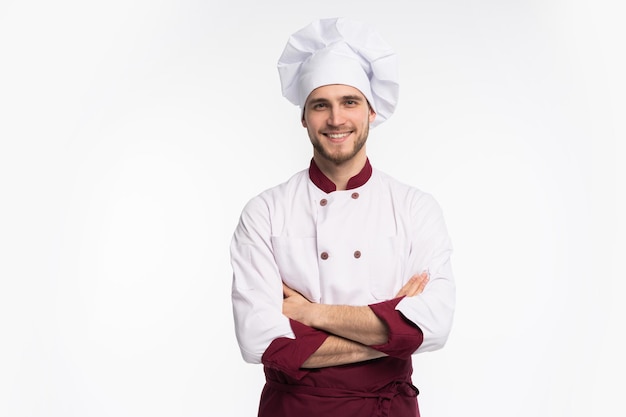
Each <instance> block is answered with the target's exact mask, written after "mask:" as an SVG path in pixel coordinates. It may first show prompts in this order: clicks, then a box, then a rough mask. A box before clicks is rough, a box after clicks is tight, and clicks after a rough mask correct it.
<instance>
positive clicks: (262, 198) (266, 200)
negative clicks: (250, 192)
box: [243, 169, 309, 212]
mask: <svg viewBox="0 0 626 417" xmlns="http://www.w3.org/2000/svg"><path fill="white" fill-rule="evenodd" d="M308 178H309V177H308V170H306V169H305V170H302V171H299V172H297V173H295V174H294V175H293V176H291V178H289V179H288V180H287V181H285V182H283V183H280V184H278V185H275V186H273V187H270V188H267V189H265V190H263V191H262V192H260V193H259V194H257V195H255V196H254V197H252V198H251V199H250V200H249V201H248V203H247V204H246V205H245V207H244V209H243V211H244V212H247V211H258V210H262V209H263V208H265V210H267V209H268V208H271V207H274V206H276V205H277V204H281V202H283V201H285V200H286V199H288V198H289V197H290V196H293V195H295V194H297V192H298V191H299V190H300V189H301V188H302V187H305V186H306V185H307V184H308Z"/></svg>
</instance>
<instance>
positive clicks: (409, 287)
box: [396, 275, 416, 297]
mask: <svg viewBox="0 0 626 417" xmlns="http://www.w3.org/2000/svg"><path fill="white" fill-rule="evenodd" d="M415 280H416V276H415V275H414V276H412V277H411V278H409V280H408V281H407V282H406V284H404V286H403V287H402V288H400V291H398V294H396V297H404V296H409V294H411V293H412V292H413V291H414V290H413V286H414V285H415Z"/></svg>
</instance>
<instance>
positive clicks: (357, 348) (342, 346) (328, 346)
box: [302, 335, 387, 369]
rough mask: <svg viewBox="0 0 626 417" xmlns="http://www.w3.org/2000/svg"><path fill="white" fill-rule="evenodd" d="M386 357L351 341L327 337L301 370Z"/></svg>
mask: <svg viewBox="0 0 626 417" xmlns="http://www.w3.org/2000/svg"><path fill="white" fill-rule="evenodd" d="M384 356H387V355H386V354H384V353H382V352H379V351H377V350H374V349H372V348H370V347H368V346H365V345H362V344H360V343H357V342H353V341H352V340H347V339H344V338H342V337H338V336H332V335H331V336H329V337H328V338H326V340H325V341H324V343H322V345H321V346H320V347H319V348H318V349H317V351H315V352H314V353H313V354H312V355H311V356H309V358H308V359H307V360H306V361H305V362H304V363H303V364H302V368H308V369H311V368H325V367H328V366H338V365H346V364H350V363H357V362H363V361H367V360H371V359H377V358H382V357H384Z"/></svg>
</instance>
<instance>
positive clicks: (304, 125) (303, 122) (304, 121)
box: [300, 115, 307, 128]
mask: <svg viewBox="0 0 626 417" xmlns="http://www.w3.org/2000/svg"><path fill="white" fill-rule="evenodd" d="M300 122H301V123H302V127H304V128H306V127H307V124H306V120H304V115H303V116H302V120H300Z"/></svg>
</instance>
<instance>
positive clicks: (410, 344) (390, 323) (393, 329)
mask: <svg viewBox="0 0 626 417" xmlns="http://www.w3.org/2000/svg"><path fill="white" fill-rule="evenodd" d="M403 298H404V297H398V298H394V299H392V300H388V301H383V302H382V303H377V304H371V305H370V306H369V307H370V308H371V309H372V311H373V312H374V314H376V316H378V318H380V319H381V320H382V321H383V322H385V324H386V325H387V329H388V331H389V338H388V339H387V343H384V344H382V345H376V346H370V347H371V348H372V349H376V350H378V351H379V352H383V353H386V354H387V355H389V356H392V357H394V358H401V359H406V358H409V357H411V355H412V354H413V353H415V351H416V350H417V348H419V347H420V345H421V344H422V342H423V341H424V334H423V333H422V330H421V329H420V328H419V327H418V326H417V325H416V324H415V323H413V322H412V321H410V320H409V319H407V318H406V317H404V315H403V314H402V313H401V312H399V311H398V310H396V306H397V305H398V303H399V302H400V301H401V300H402V299H403Z"/></svg>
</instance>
